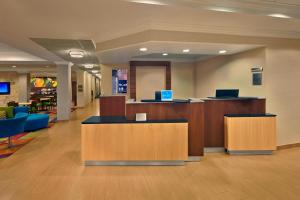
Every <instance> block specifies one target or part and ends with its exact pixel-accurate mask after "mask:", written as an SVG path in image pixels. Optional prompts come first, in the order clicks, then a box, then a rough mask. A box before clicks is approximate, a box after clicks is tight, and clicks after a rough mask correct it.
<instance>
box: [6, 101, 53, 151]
mask: <svg viewBox="0 0 300 200" xmlns="http://www.w3.org/2000/svg"><path fill="white" fill-rule="evenodd" d="M10 105H11V104H10ZM15 105H16V104H15ZM0 112H2V115H1V119H0V130H1V132H0V138H6V137H7V138H8V146H9V147H11V146H12V144H11V137H12V136H14V135H17V134H20V133H23V132H30V131H36V130H39V129H43V128H47V127H48V124H49V115H48V114H37V113H31V112H30V107H27V106H17V107H13V106H7V107H0ZM3 114H4V115H3Z"/></svg>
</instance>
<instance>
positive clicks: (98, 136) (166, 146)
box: [81, 123, 188, 165]
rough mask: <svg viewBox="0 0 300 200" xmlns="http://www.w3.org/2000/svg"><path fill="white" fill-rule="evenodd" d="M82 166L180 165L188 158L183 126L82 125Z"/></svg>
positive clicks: (171, 124) (174, 124)
mask: <svg viewBox="0 0 300 200" xmlns="http://www.w3.org/2000/svg"><path fill="white" fill-rule="evenodd" d="M81 128H82V132H81V138H82V144H81V146H82V161H84V162H85V164H86V165H121V164H125V165H145V164H149V165H180V164H183V163H184V161H186V160H187V159H188V124H187V123H129V124H83V125H82V127H81Z"/></svg>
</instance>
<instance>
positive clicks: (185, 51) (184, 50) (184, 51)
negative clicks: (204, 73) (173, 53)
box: [182, 49, 190, 53]
mask: <svg viewBox="0 0 300 200" xmlns="http://www.w3.org/2000/svg"><path fill="white" fill-rule="evenodd" d="M182 52H183V53H188V52H190V50H189V49H183V50H182Z"/></svg>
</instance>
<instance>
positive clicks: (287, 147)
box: [277, 143, 300, 150]
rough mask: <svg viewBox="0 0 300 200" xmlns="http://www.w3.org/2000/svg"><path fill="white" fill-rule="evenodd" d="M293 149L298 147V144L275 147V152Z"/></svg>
mask: <svg viewBox="0 0 300 200" xmlns="http://www.w3.org/2000/svg"><path fill="white" fill-rule="evenodd" d="M295 147H300V143H295V144H286V145H281V146H277V150H283V149H291V148H295Z"/></svg>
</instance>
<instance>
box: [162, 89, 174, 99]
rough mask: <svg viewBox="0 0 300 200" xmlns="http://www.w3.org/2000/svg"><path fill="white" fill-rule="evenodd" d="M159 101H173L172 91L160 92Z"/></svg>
mask: <svg viewBox="0 0 300 200" xmlns="http://www.w3.org/2000/svg"><path fill="white" fill-rule="evenodd" d="M161 101H173V91H172V90H162V91H161Z"/></svg>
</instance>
